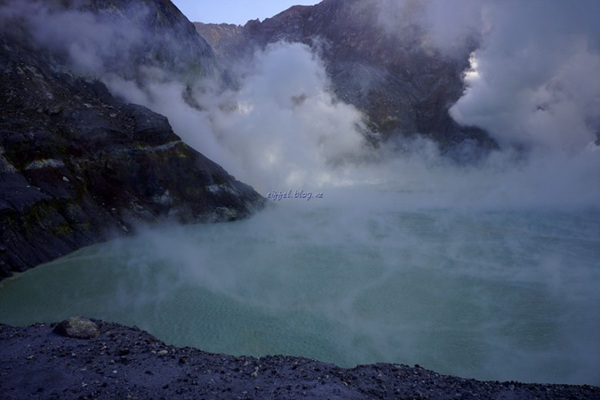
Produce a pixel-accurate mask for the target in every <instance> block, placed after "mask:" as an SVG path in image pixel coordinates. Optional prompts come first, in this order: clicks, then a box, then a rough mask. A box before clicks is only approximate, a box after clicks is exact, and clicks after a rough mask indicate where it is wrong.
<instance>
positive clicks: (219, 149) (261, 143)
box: [105, 43, 367, 193]
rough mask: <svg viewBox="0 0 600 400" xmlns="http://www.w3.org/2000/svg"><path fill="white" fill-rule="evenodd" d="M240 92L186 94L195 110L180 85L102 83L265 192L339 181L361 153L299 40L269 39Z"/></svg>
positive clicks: (358, 125) (345, 113) (357, 120)
mask: <svg viewBox="0 0 600 400" xmlns="http://www.w3.org/2000/svg"><path fill="white" fill-rule="evenodd" d="M243 69H244V72H243V78H242V79H241V89H240V90H239V91H236V92H232V91H228V92H225V93H215V92H214V91H207V90H206V88H207V86H210V83H209V82H199V84H198V86H197V87H196V90H193V91H192V93H193V94H192V95H193V96H194V99H195V101H196V102H197V103H198V104H199V105H200V106H201V108H202V110H203V111H199V110H198V109H196V108H193V107H192V106H190V105H189V104H187V103H186V102H184V100H183V98H182V97H181V93H182V92H183V86H181V85H179V84H173V83H158V84H157V83H151V84H148V85H146V86H145V87H144V88H139V87H137V85H136V84H134V83H132V82H129V83H127V82H123V81H122V80H121V79H118V78H115V77H114V76H112V77H111V78H109V79H105V82H106V83H107V84H108V86H109V88H110V89H111V90H112V91H113V92H114V93H117V94H119V95H121V96H123V97H125V98H126V99H128V100H130V101H134V102H137V103H141V104H144V105H146V106H148V107H150V108H152V109H153V110H155V111H157V112H159V113H162V114H164V115H166V116H167V117H169V120H170V122H171V124H172V125H173V127H174V129H175V131H176V132H177V133H178V134H179V135H180V136H182V138H183V139H184V140H185V141H186V142H187V143H188V144H190V145H191V146H193V147H195V148H196V149H198V150H199V151H201V152H202V153H204V154H205V155H206V156H208V157H209V158H212V159H214V160H216V161H217V162H219V163H220V164H221V165H223V166H224V167H225V168H226V169H227V170H228V171H230V172H231V173H233V174H234V175H235V176H236V178H238V179H241V180H243V181H246V182H249V183H251V184H252V185H253V186H254V187H255V188H257V189H258V190H260V191H263V192H265V193H266V191H269V190H273V189H277V188H283V187H296V188H299V187H306V186H307V185H308V186H310V187H321V186H323V185H326V184H336V183H339V182H340V179H341V175H340V174H343V171H344V165H345V164H346V163H347V162H349V161H351V160H352V159H358V158H360V157H362V156H364V154H365V152H366V151H367V149H366V146H365V143H364V135H363V134H362V132H363V131H365V130H366V128H365V126H364V123H363V121H362V118H363V116H362V114H361V113H360V112H359V111H358V110H356V108H354V107H353V106H351V105H348V104H346V103H343V102H340V101H339V100H337V99H336V97H335V95H334V94H333V92H332V91H331V90H330V82H329V79H328V77H327V75H326V72H325V68H324V66H323V64H322V62H321V60H320V59H319V58H318V57H317V56H316V55H314V54H313V53H312V52H311V50H310V49H309V48H308V47H307V46H305V45H302V44H290V43H276V44H273V45H271V46H269V47H267V49H266V50H264V51H258V52H257V53H256V54H255V57H254V59H253V62H252V63H251V65H250V66H245V67H244V68H243Z"/></svg>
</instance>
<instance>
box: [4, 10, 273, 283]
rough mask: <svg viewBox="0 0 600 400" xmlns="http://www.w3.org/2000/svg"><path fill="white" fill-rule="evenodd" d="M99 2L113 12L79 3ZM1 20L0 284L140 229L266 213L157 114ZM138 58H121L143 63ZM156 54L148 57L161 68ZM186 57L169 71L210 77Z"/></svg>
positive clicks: (194, 58)
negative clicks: (155, 224) (74, 67)
mask: <svg viewBox="0 0 600 400" xmlns="http://www.w3.org/2000/svg"><path fill="white" fill-rule="evenodd" d="M4 3H6V2H4ZM34 3H35V2H34ZM58 3H60V4H67V3H65V2H58ZM76 3H77V2H76ZM100 3H102V4H103V6H105V8H104V9H105V10H109V11H110V10H113V11H114V10H116V8H112V7H116V6H114V5H115V4H116V2H100V1H82V2H80V4H83V5H86V6H89V7H92V6H94V5H96V6H97V5H99V4H100ZM145 3H147V4H148V5H150V3H153V4H154V5H155V6H156V7H158V8H156V15H158V16H160V15H162V17H160V18H159V17H157V18H158V19H157V20H158V21H162V23H164V24H169V23H171V22H169V21H168V18H172V17H173V15H171V14H168V13H167V14H165V15H166V16H165V15H163V14H161V12H162V11H161V10H163V9H166V10H170V11H169V12H171V11H172V12H175V11H176V10H177V9H176V8H174V7H173V6H172V5H170V2H164V1H159V0H156V1H151V0H148V1H146V2H145ZM14 4H16V5H22V3H16V2H15V3H13V5H14ZM0 5H3V4H0ZM4 5H5V4H4ZM173 9H174V10H175V11H173ZM150 10H152V8H150ZM3 11H5V10H3ZM109 11H106V12H109ZM95 12H99V13H101V14H102V12H101V11H98V10H95ZM115 12H116V11H115ZM148 12H150V11H148ZM4 16H6V14H5V15H4ZM163 17H164V18H166V19H167V20H164V19H163ZM173 18H174V17H173ZM178 18H180V19H183V20H182V21H183V22H181V24H182V26H185V24H186V23H187V24H188V26H191V27H192V28H191V29H192V30H191V33H190V34H191V36H189V37H188V40H187V41H188V42H191V43H192V44H193V43H194V40H195V39H194V38H198V35H197V34H196V32H195V31H194V30H193V26H192V25H191V24H190V23H189V22H188V21H187V20H185V18H184V17H183V16H182V15H181V14H179V16H178ZM7 21H8V22H7ZM3 22H7V23H6V24H5V25H4V27H5V28H6V29H2V30H0V70H2V75H3V76H2V80H0V112H1V113H0V279H2V278H4V277H6V276H9V275H10V274H11V272H14V271H23V270H25V269H27V268H29V267H32V266H35V265H38V264H40V263H43V262H47V261H50V260H52V259H54V258H56V257H59V256H62V255H65V254H67V253H69V252H72V251H74V250H76V249H78V248H80V247H82V246H86V245H89V244H93V243H97V242H99V241H103V240H106V239H108V238H110V237H113V236H115V235H122V234H128V233H131V232H133V231H134V230H135V228H136V226H137V225H138V224H140V223H144V224H145V223H153V222H156V221H160V220H164V219H170V220H176V221H180V222H213V221H228V220H234V219H238V218H243V217H246V216H248V215H250V213H252V212H253V210H255V209H256V208H258V207H260V206H261V205H262V204H263V200H264V199H263V198H262V197H261V196H260V195H259V194H257V193H256V192H255V191H254V190H253V189H252V188H251V187H249V186H247V185H245V184H243V183H240V182H238V181H236V180H235V179H234V178H233V177H232V176H230V175H229V174H228V173H227V172H226V171H225V170H223V168H221V167H220V166H219V165H217V164H215V163H214V162H212V161H210V160H208V159H207V158H206V157H204V156H203V155H202V154H200V153H198V152H196V151H195V150H193V149H192V148H190V147H189V146H187V145H186V144H185V143H183V142H182V141H181V140H180V138H179V137H178V136H177V135H176V134H175V133H174V132H173V130H172V129H171V126H170V124H169V122H168V120H167V119H166V118H165V117H163V116H161V115H158V114H156V113H154V112H152V111H151V110H149V109H147V108H145V107H142V106H138V105H134V104H127V103H125V102H123V101H122V100H119V99H116V98H114V97H113V96H112V95H111V94H110V93H109V91H108V90H107V88H106V86H105V85H104V84H103V83H101V82H100V81H98V80H96V79H94V78H93V77H92V76H90V75H89V74H88V75H87V76H86V77H81V76H78V74H76V73H73V72H71V69H70V68H71V65H70V64H69V60H67V59H66V58H65V57H63V56H65V55H64V54H61V53H60V52H59V51H55V49H51V48H46V47H44V46H41V45H40V42H39V41H35V40H32V38H31V36H30V33H29V32H23V31H19V29H14V28H15V27H18V26H20V27H21V28H22V27H23V23H22V21H21V23H19V21H18V20H10V19H8V20H7V19H6V18H5V19H4V21H3ZM165 26H166V25H165ZM8 28H12V29H10V30H9V29H8ZM165 29H166V27H165ZM188 31H189V30H188ZM175 32H180V31H179V30H177V29H175ZM188 33H189V32H188ZM149 34H152V32H150V33H149ZM198 40H199V43H200V44H199V45H198V46H200V47H202V46H203V45H202V43H203V41H202V40H201V39H199V38H198ZM182 46H183V44H182ZM207 48H208V47H207ZM146 50H148V49H147V48H146V49H141V50H140V51H142V52H141V53H139V54H137V55H136V54H133V55H131V54H130V55H129V56H131V57H138V56H139V57H146V56H147V54H146V53H145V51H146ZM192 50H193V49H192ZM208 50H210V49H209V48H208ZM144 54H146V55H144ZM207 54H208V55H207ZM148 57H150V56H148ZM161 57H162V56H160V55H158V56H156V58H153V57H150V59H151V60H152V62H154V63H158V64H161V63H162V61H161ZM164 57H165V60H171V58H170V57H171V56H170V55H168V54H166V53H165V55H164ZM186 57H187V58H188V59H189V60H190V63H191V64H188V66H187V67H186V66H185V65H184V67H181V69H179V70H175V72H174V74H181V75H182V76H183V75H185V74H187V73H191V72H190V71H195V73H202V74H208V73H212V72H211V68H212V67H213V66H214V65H216V64H215V62H214V59H213V58H212V52H209V53H206V54H205V55H204V56H203V55H200V56H198V55H196V54H191V53H190V54H189V55H185V54H183V55H181V56H180V58H181V59H185V58H186ZM198 57H200V58H198ZM202 57H206V60H204V59H203V58H202ZM170 62H173V61H172V60H171V61H170ZM150 64H151V63H150ZM137 65H141V64H137ZM190 65H192V67H190V68H191V69H190V68H188V67H189V66H190ZM163 66H164V65H163ZM165 68H168V65H166V66H165ZM132 71H134V70H132ZM122 72H123V73H125V74H126V73H127V71H125V70H123V71H122ZM134 73H135V71H134Z"/></svg>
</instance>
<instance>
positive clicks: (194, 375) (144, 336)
mask: <svg viewBox="0 0 600 400" xmlns="http://www.w3.org/2000/svg"><path fill="white" fill-rule="evenodd" d="M95 322H97V323H98V325H99V327H100V330H101V334H100V336H98V337H97V338H94V339H88V340H86V339H73V338H67V337H63V336H60V335H58V334H56V333H53V332H52V328H53V326H54V325H52V324H36V325H33V326H29V327H21V328H15V327H11V326H8V325H2V324H0V398H2V399H28V398H33V399H92V398H93V399H173V398H176V399H223V398H225V399H299V398H305V399H398V398H422V399H471V398H479V399H600V388H598V387H594V386H587V385H583V386H569V385H541V384H524V383H516V382H502V383H500V382H481V381H476V380H471V379H461V378H456V377H452V376H445V375H440V374H437V373H435V372H432V371H428V370H425V369H423V368H420V367H418V366H416V367H414V368H412V367H408V366H405V365H396V364H374V365H364V366H358V367H356V368H352V369H343V368H339V367H337V366H335V365H332V364H325V363H321V362H318V361H314V360H309V359H305V358H298V357H285V356H267V357H262V358H254V357H234V356H227V355H221V354H211V353H206V352H203V351H200V350H197V349H193V348H188V347H184V348H177V347H173V346H168V345H165V344H164V343H163V342H161V341H159V340H157V339H156V338H154V337H153V336H151V335H150V334H148V333H146V332H144V331H141V330H139V329H137V328H128V327H124V326H121V325H117V324H112V323H107V322H101V321H95Z"/></svg>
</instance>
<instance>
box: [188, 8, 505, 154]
mask: <svg viewBox="0 0 600 400" xmlns="http://www.w3.org/2000/svg"><path fill="white" fill-rule="evenodd" d="M379 3H380V2H379V1H378V0H324V1H322V2H321V3H319V4H317V5H315V6H295V7H292V8H290V9H288V10H287V11H284V12H282V13H280V14H278V15H276V16H274V17H273V18H268V19H265V20H264V21H262V22H260V21H258V20H254V21H249V22H248V23H246V24H245V25H244V26H235V25H225V24H221V25H216V24H202V23H195V25H196V29H197V30H198V32H199V33H200V34H201V35H202V36H203V37H204V38H205V39H206V40H207V41H208V42H209V43H210V44H211V45H212V46H213V48H214V49H215V54H216V55H217V56H218V58H219V59H220V61H221V62H222V63H223V64H224V65H229V66H233V65H235V63H236V62H239V60H247V59H248V58H249V57H250V56H251V55H252V53H253V52H254V51H256V50H257V49H263V48H265V47H266V46H267V45H268V44H270V43H275V42H278V41H286V42H299V43H304V44H306V45H308V46H310V47H311V48H312V49H314V50H315V51H317V52H318V54H319V55H320V56H321V57H322V59H323V60H324V62H325V66H326V69H327V73H328V75H329V76H330V78H331V80H332V84H333V90H334V92H335V93H336V95H337V96H338V97H339V98H340V99H342V100H343V101H345V102H348V103H350V104H353V105H355V106H356V107H357V108H358V109H360V110H362V111H363V112H364V113H365V115H366V116H367V117H368V121H367V122H368V125H369V127H370V128H371V129H372V130H373V131H374V132H376V133H377V134H378V136H379V137H380V138H381V139H383V140H387V139H389V138H398V137H402V136H407V135H414V134H421V135H423V136H425V137H429V138H431V139H433V140H435V141H436V142H438V143H439V144H440V145H441V146H442V147H443V148H446V149H447V148H450V147H454V145H456V144H460V143H463V142H464V141H465V140H469V139H472V141H473V142H477V143H479V144H483V145H484V147H490V146H494V143H493V141H492V140H491V139H490V138H489V137H488V135H487V134H486V133H485V132H484V131H483V130H481V129H479V128H476V127H464V126H459V125H458V124H457V123H456V122H455V121H454V120H453V119H452V118H451V117H450V115H449V114H448V109H449V108H450V107H451V106H452V105H453V104H454V103H455V102H456V101H457V100H458V99H459V98H460V97H461V96H462V93H463V90H464V86H463V82H462V74H463V72H464V71H465V70H466V69H467V68H468V67H469V54H470V52H471V51H473V50H474V49H475V46H476V43H477V38H467V39H465V41H464V43H462V47H460V48H459V49H457V50H455V51H454V53H453V54H451V55H449V54H445V53H443V52H440V51H439V50H438V49H436V48H435V47H433V46H427V45H426V44H425V43H426V41H427V38H426V32H424V31H423V29H422V28H421V27H419V26H418V25H417V24H410V23H407V24H403V25H402V26H399V27H398V28H397V30H395V31H393V32H391V31H388V30H387V29H385V28H384V26H383V25H382V24H381V22H380V12H381V10H380V8H379Z"/></svg>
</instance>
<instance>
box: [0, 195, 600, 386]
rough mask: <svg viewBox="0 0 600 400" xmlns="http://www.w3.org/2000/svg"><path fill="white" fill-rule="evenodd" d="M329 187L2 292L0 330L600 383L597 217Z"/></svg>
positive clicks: (157, 237)
mask: <svg viewBox="0 0 600 400" xmlns="http://www.w3.org/2000/svg"><path fill="white" fill-rule="evenodd" d="M322 193H323V198H316V197H313V198H312V199H311V200H310V201H307V200H306V198H305V199H295V198H293V196H292V198H291V199H285V198H282V199H281V200H279V201H273V202H271V205H270V207H268V208H267V209H266V210H265V211H263V212H260V213H258V214H257V215H255V216H254V217H252V218H250V219H248V220H244V221H239V222H233V223H224V224H214V225H192V226H184V227H181V226H169V227H160V228H155V229H148V230H146V231H144V232H142V233H141V234H140V235H139V236H137V237H135V238H128V239H123V240H116V241H113V242H109V243H105V244H100V245H96V246H92V247H89V248H86V249H83V250H81V251H79V252H76V253H74V254H71V255H69V256H67V257H64V258H62V259H60V260H56V261H54V262H52V263H49V264H47V265H44V266H41V267H38V268H35V269H33V270H30V271H28V272H26V273H23V274H20V275H18V276H17V277H16V278H14V279H10V280H6V281H4V282H2V283H0V305H1V307H0V321H1V322H4V323H9V324H13V325H26V324H31V323H34V322H42V321H46V322H51V321H59V320H62V319H64V318H66V317H69V316H73V315H84V316H87V317H94V318H101V319H105V320H109V321H115V322H120V323H124V324H128V325H137V326H138V327H140V328H143V329H145V330H148V331H150V332H151V333H152V334H154V335H155V336H157V337H159V338H160V339H162V340H164V341H166V342H167V343H170V344H174V345H178V346H195V347H198V348H201V349H203V350H207V351H212V352H224V353H230V354H247V355H256V356H260V355H266V354H288V355H298V356H305V357H310V358H316V359H319V360H322V361H326V362H332V363H336V364H338V365H341V366H346V367H352V366H354V365H356V364H364V363H373V362H392V363H402V364H409V365H412V364H419V365H421V366H423V367H426V368H429V369H434V370H436V371H437V372H440V373H445V374H453V375H460V376H463V377H473V378H477V379H492V380H520V381H536V382H555V383H587V384H596V385H598V384H600V289H599V288H600V211H598V210H590V209H584V208H581V209H574V210H570V211H564V210H562V211H561V210H559V209H556V208H551V207H550V208H545V209H536V208H531V207H507V208H504V209H503V208H499V207H496V206H494V207H480V208H473V207H469V206H465V207H447V206H443V205H441V204H427V205H422V204H421V205H419V204H420V203H419V202H417V201H413V200H414V199H412V197H414V193H412V192H407V191H402V190H391V189H390V188H389V187H388V188H386V187H379V186H368V187H364V186H363V187H361V188H345V189H335V190H334V189H332V190H329V191H322ZM411 199H412V200H411Z"/></svg>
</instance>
